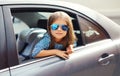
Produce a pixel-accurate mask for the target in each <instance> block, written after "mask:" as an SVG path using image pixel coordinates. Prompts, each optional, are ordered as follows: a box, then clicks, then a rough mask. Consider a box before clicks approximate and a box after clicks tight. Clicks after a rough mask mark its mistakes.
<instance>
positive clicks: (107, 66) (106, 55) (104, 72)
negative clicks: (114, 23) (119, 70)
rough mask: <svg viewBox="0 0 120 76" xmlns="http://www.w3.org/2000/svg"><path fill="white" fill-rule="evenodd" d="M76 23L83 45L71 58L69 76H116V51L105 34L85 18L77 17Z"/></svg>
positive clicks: (100, 28)
mask: <svg viewBox="0 0 120 76" xmlns="http://www.w3.org/2000/svg"><path fill="white" fill-rule="evenodd" d="M78 21H79V24H80V27H81V30H82V36H83V43H85V45H84V46H82V47H79V48H78V49H77V54H76V55H75V54H73V55H72V56H71V57H72V58H73V59H72V62H71V65H72V68H71V72H72V73H71V76H118V75H116V74H115V72H116V67H117V64H118V61H117V59H118V58H119V57H118V56H117V54H118V50H117V49H116V45H115V44H114V43H113V41H112V39H111V38H110V37H109V35H108V34H107V32H106V31H105V30H104V29H103V28H102V27H100V25H98V24H96V23H95V22H94V21H91V20H90V19H87V18H85V17H82V16H78ZM78 67H79V68H78Z"/></svg>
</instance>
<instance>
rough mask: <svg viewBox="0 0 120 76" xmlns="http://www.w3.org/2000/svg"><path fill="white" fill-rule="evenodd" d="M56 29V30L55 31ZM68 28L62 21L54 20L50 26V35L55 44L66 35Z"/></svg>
mask: <svg viewBox="0 0 120 76" xmlns="http://www.w3.org/2000/svg"><path fill="white" fill-rule="evenodd" d="M56 28H57V29H56ZM67 30H68V26H67V23H66V22H65V21H64V20H63V19H60V18H59V19H57V20H55V21H54V22H53V23H52V25H51V30H50V31H51V34H52V36H53V37H54V38H55V41H56V42H59V41H61V39H62V38H64V37H65V36H66V34H67Z"/></svg>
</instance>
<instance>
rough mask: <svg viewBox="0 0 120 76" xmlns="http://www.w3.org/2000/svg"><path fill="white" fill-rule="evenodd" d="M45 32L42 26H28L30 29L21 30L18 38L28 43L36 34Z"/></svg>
mask: <svg viewBox="0 0 120 76" xmlns="http://www.w3.org/2000/svg"><path fill="white" fill-rule="evenodd" d="M46 32H47V31H46V30H45V29H42V28H30V29H26V30H23V31H22V32H21V33H20V35H19V38H20V40H22V41H23V42H26V43H28V44H29V43H32V42H33V40H34V39H35V38H36V36H37V35H38V34H44V33H46Z"/></svg>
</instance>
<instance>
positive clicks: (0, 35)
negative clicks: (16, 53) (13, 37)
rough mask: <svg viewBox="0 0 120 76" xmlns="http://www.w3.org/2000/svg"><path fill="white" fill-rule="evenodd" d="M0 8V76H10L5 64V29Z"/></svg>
mask: <svg viewBox="0 0 120 76" xmlns="http://www.w3.org/2000/svg"><path fill="white" fill-rule="evenodd" d="M2 12H3V11H2V7H1V6H0V76H10V73H9V67H8V63H7V58H6V55H7V50H6V38H5V27H4V19H3V13H2Z"/></svg>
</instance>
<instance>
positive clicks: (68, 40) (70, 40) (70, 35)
mask: <svg viewBox="0 0 120 76" xmlns="http://www.w3.org/2000/svg"><path fill="white" fill-rule="evenodd" d="M58 18H62V19H64V20H65V22H66V23H67V25H68V27H69V30H68V31H67V34H66V36H65V37H64V38H63V39H62V41H61V42H60V43H61V44H63V46H64V47H65V48H66V47H68V46H69V45H70V44H74V42H75V41H76V40H77V38H76V36H75V34H74V29H73V24H72V21H71V18H70V16H69V15H68V14H67V13H65V12H62V11H57V12H54V13H53V14H52V15H51V16H50V17H49V19H48V23H47V30H48V33H49V34H50V36H51V43H50V47H49V48H50V49H53V48H54V45H55V41H54V37H53V36H52V35H51V32H50V29H51V27H50V26H51V24H52V23H53V22H54V21H55V20H57V19H58Z"/></svg>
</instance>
